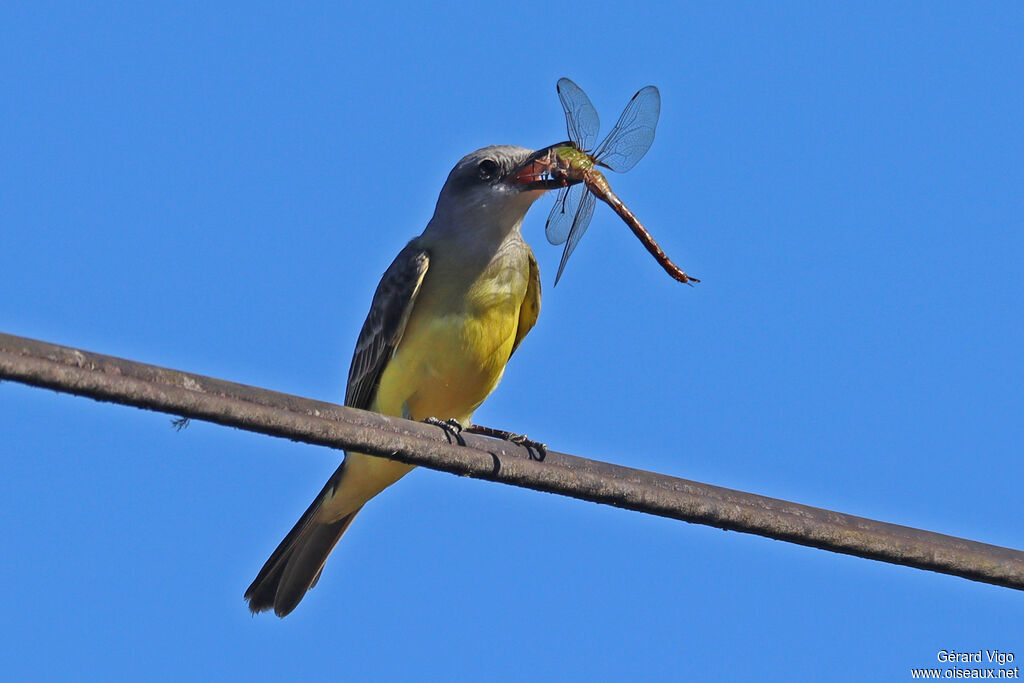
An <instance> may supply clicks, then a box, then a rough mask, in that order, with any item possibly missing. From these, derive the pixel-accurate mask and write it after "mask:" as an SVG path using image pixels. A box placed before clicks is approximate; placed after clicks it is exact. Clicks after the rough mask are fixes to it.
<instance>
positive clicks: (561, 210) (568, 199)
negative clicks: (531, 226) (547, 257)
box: [544, 183, 583, 244]
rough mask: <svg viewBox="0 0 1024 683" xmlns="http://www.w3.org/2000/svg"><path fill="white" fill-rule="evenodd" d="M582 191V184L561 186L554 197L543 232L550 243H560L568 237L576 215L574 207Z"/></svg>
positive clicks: (576, 207) (577, 205)
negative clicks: (553, 203)
mask: <svg viewBox="0 0 1024 683" xmlns="http://www.w3.org/2000/svg"><path fill="white" fill-rule="evenodd" d="M582 192H583V184H582V183H580V184H577V185H573V186H571V187H563V188H561V189H560V190H559V191H558V196H557V197H555V205H554V206H552V207H551V213H550V214H548V223H547V225H545V226H544V232H545V234H546V235H547V236H548V242H550V243H551V244H562V243H563V242H565V240H566V239H568V237H569V228H570V227H572V221H573V218H575V217H576V209H578V208H579V205H580V199H582V197H581V196H580V195H581V194H582Z"/></svg>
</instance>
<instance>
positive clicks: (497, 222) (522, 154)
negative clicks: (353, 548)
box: [427, 145, 560, 233]
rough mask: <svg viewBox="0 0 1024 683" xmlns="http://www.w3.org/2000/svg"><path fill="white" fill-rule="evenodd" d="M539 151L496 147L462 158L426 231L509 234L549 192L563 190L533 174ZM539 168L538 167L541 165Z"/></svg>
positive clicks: (453, 170) (511, 146)
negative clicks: (480, 231) (489, 229)
mask: <svg viewBox="0 0 1024 683" xmlns="http://www.w3.org/2000/svg"><path fill="white" fill-rule="evenodd" d="M535 161H536V153H535V152H534V151H533V150H529V149H526V148H524V147H516V146H514V145H492V146H490V147H484V148H483V149H478V150H477V151H475V152H473V153H472V154H467V155H466V156H464V157H463V158H462V159H461V160H460V161H459V163H457V164H456V165H455V168H453V169H452V172H451V173H449V174H448V180H447V181H446V182H445V184H444V187H443V188H442V189H441V195H440V196H439V197H438V199H437V207H436V208H435V209H434V217H433V218H432V219H431V221H430V225H429V226H428V227H427V230H428V231H443V232H449V231H452V230H456V231H465V230H473V231H478V230H483V229H487V228H495V229H497V230H498V231H500V232H504V233H507V232H508V231H510V230H512V229H515V228H517V227H518V226H519V224H520V223H522V220H523V217H524V216H525V215H526V211H527V210H528V209H529V208H530V205H531V204H533V202H535V201H536V200H537V199H538V198H540V196H541V195H542V194H544V192H545V191H547V190H549V189H551V188H553V187H560V184H558V183H556V182H555V181H553V180H551V179H550V178H543V177H541V176H540V175H538V172H537V171H535V170H534V169H535V163H534V162H535ZM538 168H539V167H538Z"/></svg>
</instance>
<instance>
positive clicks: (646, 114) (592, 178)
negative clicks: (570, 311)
mask: <svg viewBox="0 0 1024 683" xmlns="http://www.w3.org/2000/svg"><path fill="white" fill-rule="evenodd" d="M558 97H559V99H560V100H561V102H562V108H563V110H564V111H565V120H566V126H567V128H568V130H569V138H570V140H569V141H568V142H562V143H558V144H557V145H552V146H551V147H548V148H547V149H545V150H541V151H540V152H538V153H537V157H538V159H537V162H536V164H537V166H536V170H537V172H538V173H541V174H547V175H548V176H549V177H551V178H554V179H556V180H561V181H562V182H563V183H564V186H563V188H562V189H561V190H560V191H559V193H558V198H557V199H556V200H555V206H554V207H553V208H552V210H551V214H550V215H549V216H548V224H547V228H546V230H547V237H548V241H549V242H551V243H552V244H562V243H563V242H564V243H565V249H564V250H563V251H562V262H561V263H560V264H559V266H558V275H557V276H556V277H555V283H556V284H557V283H558V279H559V278H560V277H561V276H562V271H563V269H564V268H565V264H566V262H567V261H568V259H569V255H570V254H571V253H572V251H573V249H575V248H576V245H577V244H578V243H579V240H580V238H581V237H582V236H583V233H584V232H585V231H586V229H587V227H588V226H589V224H590V219H591V217H592V216H593V214H594V200H595V199H600V200H601V201H603V202H605V203H606V204H608V206H610V207H611V208H612V209H613V210H614V211H615V213H617V214H618V215H619V217H621V218H622V220H623V221H624V222H625V223H626V225H628V226H629V228H630V229H631V230H632V231H633V234H635V235H636V236H637V237H638V238H639V239H640V241H641V242H642V243H643V245H644V247H645V248H646V249H647V251H648V252H650V254H651V255H652V256H653V257H654V258H655V259H656V260H657V261H658V263H659V264H660V265H661V267H662V268H664V269H665V271H666V272H667V273H668V274H669V275H671V276H672V277H673V278H674V279H676V280H678V281H679V282H683V283H687V284H689V283H691V282H700V280H698V279H697V278H695V277H691V276H689V275H687V274H686V273H685V272H683V270H682V269H681V268H680V267H679V266H677V265H676V264H675V263H673V262H672V261H671V260H670V259H669V258H668V256H666V255H665V252H664V251H663V250H662V249H661V247H659V246H658V243H657V242H656V241H655V240H654V238H653V237H652V236H651V234H650V233H649V232H647V229H646V228H644V226H643V224H642V223H640V221H639V219H637V217H636V215H635V214H633V212H632V211H630V210H629V208H628V207H627V206H626V205H625V203H623V201H622V200H621V199H619V197H618V196H617V195H616V194H615V193H614V192H613V191H612V188H611V185H609V183H608V180H607V178H605V177H604V174H603V173H601V171H600V170H598V167H602V168H608V169H611V170H613V171H616V172H619V173H625V172H626V171H628V170H629V169H631V168H633V166H634V165H636V162H637V161H639V160H640V159H641V158H642V157H643V156H644V155H645V154H646V153H647V150H648V149H650V146H651V143H652V142H653V141H654V129H655V127H656V126H657V124H658V116H659V114H660V112H661V96H660V95H659V93H658V89H657V88H655V87H654V86H652V85H649V86H647V87H646V88H642V89H641V90H639V91H638V92H637V93H636V94H635V95H633V98H632V99H631V100H630V101H629V104H627V105H626V108H625V110H623V112H622V115H621V116H620V117H619V120H618V122H617V123H616V124H615V127H614V128H613V129H612V131H611V132H610V133H609V134H608V136H607V137H605V139H604V140H603V141H602V142H601V144H600V145H597V147H594V146H593V143H594V141H595V140H596V139H597V131H598V129H599V128H600V120H599V119H598V116H597V110H596V109H594V105H592V104H591V103H590V98H588V97H587V95H586V93H584V92H583V90H582V89H580V87H579V86H577V85H576V84H575V83H573V82H572V81H570V80H569V79H568V78H563V79H561V80H559V81H558ZM583 187H585V188H586V190H587V191H585V192H584V191H583V190H582V188H583Z"/></svg>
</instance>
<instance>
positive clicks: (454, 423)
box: [423, 417, 466, 446]
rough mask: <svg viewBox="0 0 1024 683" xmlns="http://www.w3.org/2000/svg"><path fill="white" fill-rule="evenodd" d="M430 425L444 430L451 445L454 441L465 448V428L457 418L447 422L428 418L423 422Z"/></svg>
mask: <svg viewBox="0 0 1024 683" xmlns="http://www.w3.org/2000/svg"><path fill="white" fill-rule="evenodd" d="M423 422H424V423H426V424H428V425H434V426H435V427H440V428H441V429H443V430H444V433H445V435H446V436H447V437H448V441H449V443H450V442H451V441H452V440H453V439H454V440H455V442H456V443H458V444H459V445H460V446H465V445H466V442H465V440H464V439H463V438H462V430H463V429H464V427H463V426H462V423H461V422H459V421H458V420H456V419H455V418H449V419H447V420H439V419H438V418H436V417H428V418H427V419H425V420H423Z"/></svg>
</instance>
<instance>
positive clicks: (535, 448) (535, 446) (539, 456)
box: [466, 425, 548, 462]
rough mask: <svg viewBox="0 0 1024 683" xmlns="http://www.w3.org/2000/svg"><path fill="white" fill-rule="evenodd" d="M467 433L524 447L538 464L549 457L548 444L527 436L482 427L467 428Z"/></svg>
mask: <svg viewBox="0 0 1024 683" xmlns="http://www.w3.org/2000/svg"><path fill="white" fill-rule="evenodd" d="M466 431H467V432H469V433H470V434H480V435H481V436H490V437H492V438H495V439H502V440H503V441H509V442H511V443H514V444H516V445H517V446H522V447H523V448H525V449H526V450H527V451H529V453H530V459H531V460H536V461H537V462H543V461H544V458H546V457H547V455H548V447H547V444H543V443H541V442H540V441H534V440H533V439H531V438H530V437H528V436H526V434H516V433H515V432H508V431H505V430H504V429H494V428H493V427H483V426H481V425H472V426H470V427H466Z"/></svg>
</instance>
